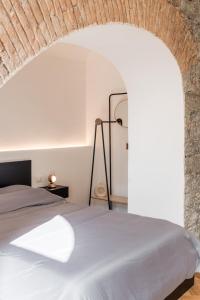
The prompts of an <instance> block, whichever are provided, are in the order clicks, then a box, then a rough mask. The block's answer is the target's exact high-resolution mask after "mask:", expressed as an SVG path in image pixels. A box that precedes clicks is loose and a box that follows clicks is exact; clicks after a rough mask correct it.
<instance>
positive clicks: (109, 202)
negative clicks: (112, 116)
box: [101, 123, 112, 210]
mask: <svg viewBox="0 0 200 300" xmlns="http://www.w3.org/2000/svg"><path fill="white" fill-rule="evenodd" d="M101 134H102V143H103V157H104V167H105V176H106V189H107V196H108V208H109V209H110V210H111V209H112V201H110V191H109V186H108V172H107V164H106V151H105V142H104V131H103V123H101Z"/></svg>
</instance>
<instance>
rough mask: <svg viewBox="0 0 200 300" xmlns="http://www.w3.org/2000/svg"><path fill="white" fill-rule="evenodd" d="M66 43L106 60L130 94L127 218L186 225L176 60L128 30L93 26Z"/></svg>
mask: <svg viewBox="0 0 200 300" xmlns="http://www.w3.org/2000/svg"><path fill="white" fill-rule="evenodd" d="M64 41H65V42H66V43H72V44H76V45H79V46H83V47H86V48H89V49H91V50H94V51H96V52H98V53H100V54H101V55H103V56H105V57H106V58H107V59H109V60H110V61H111V62H112V63H113V64H114V65H115V67H116V68H117V69H118V70H119V72H120V73H121V75H122V78H123V79H124V82H125V85H126V87H127V91H128V94H129V174H128V184H129V192H128V197H129V201H128V210H129V212H130V213H135V214H140V215H145V216H150V217H156V218H163V219H167V220H170V221H173V222H175V223H177V224H180V225H183V224H184V96H183V85H182V77H181V73H180V69H179V66H178V65H177V62H176V60H175V58H174V56H173V55H172V54H171V52H170V50H169V49H168V48H167V46H166V45H165V44H164V43H163V42H162V41H161V40H160V39H158V38H156V37H155V36H154V35H153V34H151V33H149V32H147V31H145V30H143V29H139V28H136V27H134V26H129V25H120V24H108V25H102V26H91V27H88V28H86V29H83V30H79V31H76V32H73V33H71V34H70V35H69V36H67V37H66V38H65V39H64ZM97 72H98V70H97Z"/></svg>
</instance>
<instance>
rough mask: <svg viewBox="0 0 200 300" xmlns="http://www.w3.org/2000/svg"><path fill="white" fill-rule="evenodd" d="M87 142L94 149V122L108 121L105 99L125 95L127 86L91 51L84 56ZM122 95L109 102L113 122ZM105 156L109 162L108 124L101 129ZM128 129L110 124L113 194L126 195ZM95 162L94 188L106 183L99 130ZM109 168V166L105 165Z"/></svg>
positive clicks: (110, 67)
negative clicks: (85, 66)
mask: <svg viewBox="0 0 200 300" xmlns="http://www.w3.org/2000/svg"><path fill="white" fill-rule="evenodd" d="M86 82H87V89H86V99H87V102H86V103H87V109H86V111H87V117H86V119H87V124H86V128H87V139H88V144H89V145H92V146H93V141H94V126H95V120H96V119H97V118H101V119H102V120H108V118H109V117H108V98H109V95H110V94H111V93H116V92H124V91H126V87H125V85H124V82H123V80H122V77H121V74H120V73H119V72H118V71H117V70H116V68H115V67H114V65H112V64H111V63H110V62H109V61H108V60H107V59H105V58H104V57H103V56H101V55H99V54H96V53H95V52H93V51H90V52H89V53H88V56H87V79H86ZM122 99H124V96H120V97H115V98H113V99H112V104H113V105H112V110H111V117H112V120H114V114H113V111H114V108H115V106H116V105H117V103H118V102H119V101H120V100H122ZM104 134H105V143H106V150H107V151H106V154H107V163H108V125H105V126H104ZM127 142H128V130H127V128H122V127H121V126H119V125H118V124H113V125H112V171H113V173H112V183H113V194H115V195H119V196H128V151H127V150H126V143H127ZM96 149H97V151H96V159H95V169H94V186H95V185H96V184H98V183H100V182H103V183H104V184H105V182H106V181H105V170H104V160H103V153H102V139H101V130H100V128H99V130H98V135H97V147H96ZM107 166H108V168H109V165H107Z"/></svg>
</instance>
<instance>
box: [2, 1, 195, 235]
mask: <svg viewBox="0 0 200 300" xmlns="http://www.w3.org/2000/svg"><path fill="white" fill-rule="evenodd" d="M110 22H121V23H129V24H134V25H136V26H138V27H143V28H145V29H146V30H148V31H151V32H153V33H154V34H155V35H156V36H158V37H159V38H160V39H162V40H163V41H164V42H165V44H166V45H167V46H168V48H169V49H170V50H171V52H172V53H173V54H174V56H175V57H176V59H177V62H178V63H179V66H180V68H181V70H182V74H183V78H184V89H185V96H186V100H185V102H186V113H185V155H186V159H185V176H186V189H185V195H186V197H185V221H186V227H187V228H189V229H191V230H192V231H193V232H196V233H197V235H198V236H200V146H199V139H200V55H199V44H200V29H199V28H200V2H199V0H190V1H189V0H168V1H167V0H0V86H1V85H3V84H4V83H5V82H6V81H7V80H8V79H9V78H10V77H11V76H12V75H13V74H14V73H15V72H16V70H18V69H19V68H21V67H22V66H23V64H24V63H26V62H27V61H28V60H29V59H31V58H32V57H34V56H35V55H37V54H38V53H39V52H40V51H41V50H42V49H44V48H45V47H48V46H50V45H51V44H52V43H53V42H54V41H56V40H57V39H58V38H60V37H62V36H65V35H67V33H68V32H71V31H73V30H76V29H79V28H83V27H86V26H88V25H91V24H105V23H110Z"/></svg>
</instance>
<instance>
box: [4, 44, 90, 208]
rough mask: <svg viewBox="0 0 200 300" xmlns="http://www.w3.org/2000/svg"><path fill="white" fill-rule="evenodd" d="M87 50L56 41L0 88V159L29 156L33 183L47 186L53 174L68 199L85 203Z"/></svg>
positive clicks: (86, 170)
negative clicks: (49, 176)
mask: <svg viewBox="0 0 200 300" xmlns="http://www.w3.org/2000/svg"><path fill="white" fill-rule="evenodd" d="M87 54H88V51H87V50H85V51H84V49H80V48H79V47H74V46H70V45H68V46H66V45H63V44H58V45H56V46H54V47H52V48H51V49H49V50H47V51H46V52H44V53H43V54H41V55H40V56H38V57H37V58H36V59H35V60H33V61H32V62H31V63H29V64H28V65H27V66H26V67H25V68H24V69H22V70H21V71H20V72H19V73H18V74H17V75H16V76H14V77H13V78H12V79H11V80H10V81H9V82H8V83H7V84H6V86H4V87H3V88H2V89H0V104H1V109H0V162H2V161H13V160H23V159H31V160H32V180H33V186H42V185H46V184H47V177H48V175H49V173H50V172H55V173H56V175H57V182H58V184H63V185H68V186H69V192H70V200H72V201H73V202H85V203H86V202H87V203H88V192H89V173H90V164H89V161H90V158H91V147H87V146H86V144H87V140H86V96H85V94H86V60H87ZM72 145H74V146H73V147H72ZM52 147H53V148H55V149H51V148H52ZM42 148H44V149H43V150H42ZM45 148H46V149H45ZM22 149H25V150H24V151H23V150H22ZM28 149H29V150H28ZM9 150H12V151H9ZM16 150H18V151H16Z"/></svg>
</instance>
